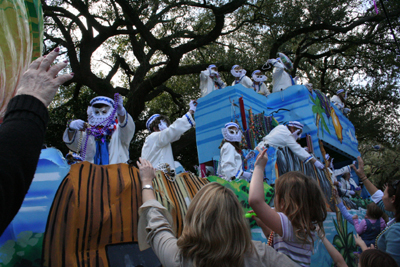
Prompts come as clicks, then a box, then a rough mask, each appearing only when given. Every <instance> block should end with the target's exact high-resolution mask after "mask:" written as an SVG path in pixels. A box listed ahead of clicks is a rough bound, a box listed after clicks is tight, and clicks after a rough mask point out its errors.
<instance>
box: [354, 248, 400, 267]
mask: <svg viewBox="0 0 400 267" xmlns="http://www.w3.org/2000/svg"><path fill="white" fill-rule="evenodd" d="M360 265H361V267H375V266H390V267H398V265H397V263H396V261H395V260H394V259H393V258H392V256H390V255H389V254H388V253H386V252H384V251H382V250H379V249H367V250H364V251H363V252H362V253H361V255H360Z"/></svg>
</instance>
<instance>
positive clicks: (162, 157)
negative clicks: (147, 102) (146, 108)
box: [141, 100, 197, 170]
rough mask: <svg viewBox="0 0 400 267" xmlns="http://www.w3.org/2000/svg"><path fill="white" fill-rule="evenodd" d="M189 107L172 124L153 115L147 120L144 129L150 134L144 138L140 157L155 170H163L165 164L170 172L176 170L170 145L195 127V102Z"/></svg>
mask: <svg viewBox="0 0 400 267" xmlns="http://www.w3.org/2000/svg"><path fill="white" fill-rule="evenodd" d="M189 106H190V108H189V111H188V112H187V113H186V114H185V115H183V116H182V117H181V118H179V119H177V120H176V121H174V122H173V123H172V124H170V122H169V119H168V117H166V116H164V115H160V114H154V115H152V116H151V117H150V118H149V119H148V120H147V122H146V127H147V129H148V130H149V131H150V132H151V134H150V135H149V136H147V137H146V141H145V142H144V145H143V148H142V155H141V157H142V158H144V159H147V160H148V161H150V162H151V164H152V165H153V166H154V167H155V168H156V169H164V168H163V167H160V166H165V164H168V165H169V166H168V167H169V168H170V170H175V169H176V167H177V166H176V165H175V163H174V156H173V154H172V147H171V143H173V142H175V141H177V140H179V138H181V136H182V135H183V134H184V133H185V132H186V131H187V130H189V129H190V128H192V127H195V126H196V123H195V121H194V119H193V114H194V113H195V112H196V106H197V102H196V101H193V100H192V101H190V103H189Z"/></svg>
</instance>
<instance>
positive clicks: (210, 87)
mask: <svg viewBox="0 0 400 267" xmlns="http://www.w3.org/2000/svg"><path fill="white" fill-rule="evenodd" d="M225 87H226V84H225V83H224V81H222V79H221V77H220V76H219V73H218V68H217V66H215V65H210V66H208V68H207V69H206V70H203V71H202V72H200V90H201V97H203V96H206V95H208V94H209V93H211V92H212V91H214V90H218V89H222V88H225Z"/></svg>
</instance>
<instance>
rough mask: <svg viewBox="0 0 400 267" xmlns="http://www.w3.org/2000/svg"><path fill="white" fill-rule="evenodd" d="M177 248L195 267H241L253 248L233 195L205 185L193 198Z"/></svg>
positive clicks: (247, 228)
mask: <svg viewBox="0 0 400 267" xmlns="http://www.w3.org/2000/svg"><path fill="white" fill-rule="evenodd" d="M184 225H185V226H184V229H183V232H182V235H181V236H180V237H179V239H178V242H177V245H178V247H179V249H180V253H181V256H182V257H183V259H184V260H189V261H192V262H193V266H195V267H203V266H218V267H224V266H243V264H244V258H245V257H246V256H247V254H248V253H252V252H253V249H254V246H253V243H252V241H251V233H250V227H249V224H248V221H247V220H246V219H245V217H244V211H243V209H242V206H241V205H240V203H239V201H238V199H237V197H236V195H235V194H234V193H233V192H232V190H230V189H228V188H226V187H224V186H222V185H221V184H218V183H210V184H207V185H205V186H204V187H203V188H202V189H201V190H200V191H199V192H198V193H197V194H196V196H195V197H194V198H193V200H192V202H191V203H190V206H189V209H188V212H187V214H186V217H185V221H184Z"/></svg>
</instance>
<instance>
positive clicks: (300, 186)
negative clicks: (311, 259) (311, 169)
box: [275, 171, 327, 243]
mask: <svg viewBox="0 0 400 267" xmlns="http://www.w3.org/2000/svg"><path fill="white" fill-rule="evenodd" d="M325 203H326V200H325V197H324V195H323V193H322V191H321V188H320V187H319V185H318V184H317V182H316V181H314V180H313V179H312V178H311V177H308V176H306V175H305V174H303V173H301V172H297V171H296V172H287V173H285V174H284V175H282V176H280V177H279V178H278V179H277V180H276V183H275V205H276V206H275V208H276V210H277V211H280V212H283V213H284V214H285V215H286V216H287V217H288V218H289V220H290V222H291V223H292V226H293V230H294V233H295V235H296V237H297V238H298V239H299V240H300V241H302V242H303V243H310V242H311V241H312V242H314V238H313V234H312V232H313V231H316V229H317V226H318V227H319V230H318V234H319V236H320V237H323V236H324V235H325V232H324V227H323V222H324V221H325V219H326V216H327V211H326V204H325ZM310 239H311V240H310Z"/></svg>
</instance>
